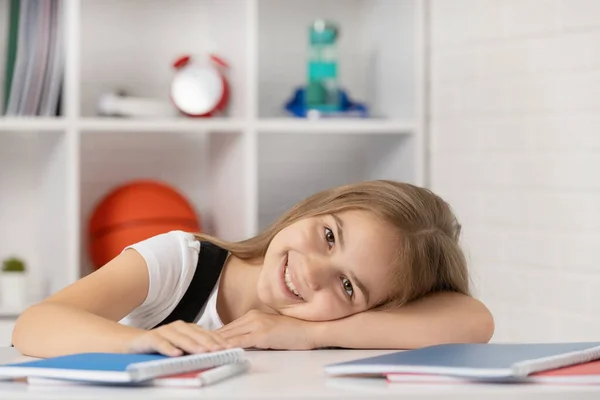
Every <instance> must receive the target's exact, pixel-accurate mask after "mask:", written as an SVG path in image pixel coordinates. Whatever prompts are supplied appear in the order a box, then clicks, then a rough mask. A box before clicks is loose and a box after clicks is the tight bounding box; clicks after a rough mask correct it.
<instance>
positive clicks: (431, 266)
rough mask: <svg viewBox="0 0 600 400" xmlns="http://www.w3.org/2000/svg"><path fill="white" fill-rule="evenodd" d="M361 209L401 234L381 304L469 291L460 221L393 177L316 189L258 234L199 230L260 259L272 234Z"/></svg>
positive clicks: (431, 196) (431, 195)
mask: <svg viewBox="0 0 600 400" xmlns="http://www.w3.org/2000/svg"><path fill="white" fill-rule="evenodd" d="M345 210H362V211H366V212H369V213H371V214H373V215H374V216H376V217H378V218H380V219H382V220H383V221H385V222H387V223H389V224H391V226H393V227H395V228H396V229H397V230H398V232H399V234H400V237H401V240H400V241H399V248H398V253H397V256H396V261H395V268H394V269H393V271H394V273H393V276H392V277H391V279H392V280H391V282H392V292H391V293H389V295H388V296H387V297H386V301H385V302H384V303H382V304H378V305H377V307H379V308H385V307H389V306H400V305H403V304H405V303H407V302H410V301H413V300H415V299H418V298H420V297H422V296H425V295H427V294H429V293H432V292H438V291H454V292H459V293H463V294H466V295H470V289H469V276H468V272H467V263H466V260H465V256H464V254H463V252H462V250H461V248H460V245H459V237H460V225H459V223H458V222H457V220H456V218H455V216H454V214H453V212H452V210H451V208H450V206H449V205H448V204H447V203H446V202H445V201H444V200H442V199H441V198H440V197H439V196H437V195H435V194H434V193H433V192H431V191H430V190H428V189H425V188H421V187H418V186H414V185H411V184H408V183H402V182H395V181H389V180H375V181H366V182H358V183H353V184H348V185H343V186H338V187H334V188H331V189H328V190H324V191H322V192H319V193H316V194H314V195H312V196H310V197H308V198H306V199H304V200H303V201H301V202H299V203H298V204H296V205H295V206H294V207H292V208H291V209H290V210H288V211H287V212H286V213H285V214H283V215H282V216H281V217H279V218H278V219H277V220H276V221H274V222H273V223H272V224H271V225H270V226H268V227H267V228H266V229H265V230H263V231H262V232H260V233H259V234H258V235H256V236H254V237H252V238H249V239H246V240H242V241H239V242H227V241H223V240H220V239H218V238H215V237H213V236H209V235H206V234H196V237H197V238H198V239H199V240H208V241H210V242H212V243H214V244H216V245H218V246H220V247H222V248H224V249H226V250H228V251H230V252H231V254H233V255H235V256H236V257H238V258H240V259H243V260H246V261H256V260H261V259H262V258H263V257H264V256H265V253H266V251H267V248H268V246H269V244H270V243H271V240H272V239H273V237H274V236H275V235H276V234H277V233H278V232H279V231H281V230H282V229H283V228H285V227H286V226H288V225H290V224H292V223H294V222H295V221H298V220H300V219H303V218H308V217H314V216H317V215H323V214H329V213H333V212H341V211H345Z"/></svg>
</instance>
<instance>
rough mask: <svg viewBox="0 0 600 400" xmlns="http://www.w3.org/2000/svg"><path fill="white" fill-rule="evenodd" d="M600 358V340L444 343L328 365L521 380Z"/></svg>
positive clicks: (335, 369) (352, 370)
mask: <svg viewBox="0 0 600 400" xmlns="http://www.w3.org/2000/svg"><path fill="white" fill-rule="evenodd" d="M597 359H600V342H577V343H520V344H517V343H514V344H513V343H487V344H443V345H437V346H430V347H425V348H421V349H416V350H408V351H399V352H393V353H389V354H384V355H381V356H375V357H369V358H363V359H358V360H352V361H346V362H341V363H335V364H329V365H326V366H325V372H326V373H327V374H329V375H337V376H339V375H385V374H388V373H420V374H438V375H451V376H458V377H470V378H479V379H518V378H522V377H526V376H528V375H529V374H532V373H534V372H539V371H546V370H549V369H553V368H559V367H564V366H568V365H574V364H580V363H584V362H588V361H591V360H597Z"/></svg>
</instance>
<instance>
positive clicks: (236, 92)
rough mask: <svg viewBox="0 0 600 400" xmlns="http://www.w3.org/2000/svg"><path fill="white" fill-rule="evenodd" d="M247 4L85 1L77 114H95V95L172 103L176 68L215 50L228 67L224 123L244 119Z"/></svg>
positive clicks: (191, 0) (216, 0)
mask: <svg viewBox="0 0 600 400" xmlns="http://www.w3.org/2000/svg"><path fill="white" fill-rule="evenodd" d="M247 7H248V2H246V1H245V0H227V1H220V0H180V1H169V2H165V1H163V0H134V1H125V2H124V1H121V0H86V1H82V2H81V13H80V15H81V21H80V26H81V40H80V43H81V51H80V53H81V71H80V75H81V91H80V92H81V113H82V115H84V116H95V115H97V111H96V110H97V103H98V100H99V98H100V96H101V95H102V94H104V93H107V92H113V91H116V90H124V91H125V92H127V93H128V94H129V95H131V96H139V97H151V98H156V99H159V100H163V101H169V87H170V82H171V79H172V77H173V72H174V71H173V68H172V64H173V62H174V61H175V60H176V59H178V58H179V57H181V56H182V55H185V54H191V55H192V56H193V55H202V54H204V53H205V52H207V51H216V52H217V54H219V55H220V56H221V57H222V58H223V59H225V60H226V61H227V62H228V64H229V65H230V70H229V80H230V84H231V88H232V90H231V98H230V104H229V109H228V116H231V117H241V116H244V115H246V109H247V106H246V105H245V104H244V103H245V98H246V96H247V95H246V88H245V82H246V81H247V78H246V62H247V49H246V48H245V45H246V40H245V35H246V29H247V28H246V13H247Z"/></svg>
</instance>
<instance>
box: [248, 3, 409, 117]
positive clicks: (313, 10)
mask: <svg viewBox="0 0 600 400" xmlns="http://www.w3.org/2000/svg"><path fill="white" fill-rule="evenodd" d="M258 5H259V7H258V85H259V86H258V100H259V109H258V113H259V116H260V117H261V118H266V117H278V116H283V115H286V114H287V113H286V111H285V110H284V104H285V103H286V102H287V101H288V100H289V99H290V98H291V96H292V95H293V92H294V90H295V89H297V88H298V87H303V86H304V85H305V82H306V63H307V54H308V27H309V25H310V23H311V22H312V21H314V20H316V19H320V18H325V19H331V20H334V21H336V22H338V23H339V25H340V35H339V41H338V56H339V79H340V85H341V87H342V88H343V89H345V90H346V91H347V92H348V95H349V96H350V98H351V99H352V100H354V101H357V102H361V103H366V104H367V106H368V107H369V109H370V112H371V115H373V116H377V117H388V118H406V119H413V118H415V117H416V116H417V110H416V108H415V102H416V101H418V98H417V97H416V96H415V93H416V91H417V89H418V88H417V83H418V82H419V76H418V71H420V67H419V65H420V53H419V51H418V43H419V41H420V31H419V28H420V24H419V12H420V8H419V5H418V2H414V1H408V0H398V1H390V0H345V1H338V0H303V1H280V0H259V1H258Z"/></svg>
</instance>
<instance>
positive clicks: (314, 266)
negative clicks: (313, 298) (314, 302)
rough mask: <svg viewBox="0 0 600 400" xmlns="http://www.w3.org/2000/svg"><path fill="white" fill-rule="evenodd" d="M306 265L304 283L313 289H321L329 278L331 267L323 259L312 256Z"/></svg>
mask: <svg viewBox="0 0 600 400" xmlns="http://www.w3.org/2000/svg"><path fill="white" fill-rule="evenodd" d="M308 261H309V262H308V265H307V266H306V285H307V286H308V287H309V288H310V289H311V290H314V291H317V290H321V289H322V288H323V287H324V286H325V285H326V282H327V280H328V279H329V275H330V273H329V272H330V271H331V268H330V267H329V266H328V265H327V263H326V262H325V261H324V260H321V259H316V258H313V259H311V260H308Z"/></svg>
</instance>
